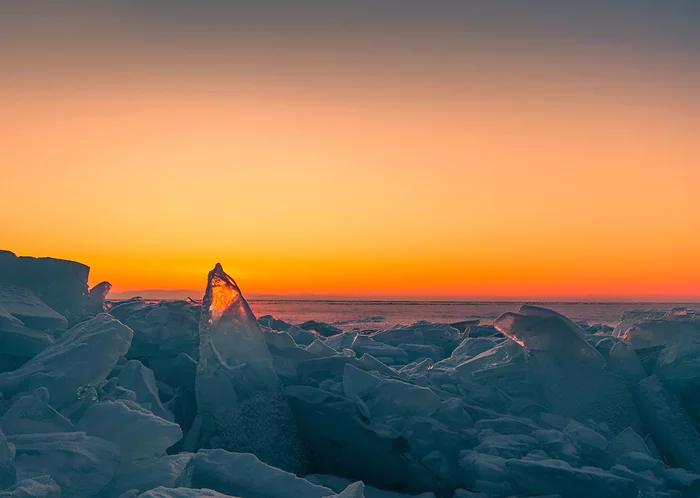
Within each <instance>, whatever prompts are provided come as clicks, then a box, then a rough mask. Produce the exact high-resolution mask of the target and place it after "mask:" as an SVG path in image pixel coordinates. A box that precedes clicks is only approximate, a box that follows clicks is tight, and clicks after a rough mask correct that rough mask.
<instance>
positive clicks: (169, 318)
mask: <svg viewBox="0 0 700 498" xmlns="http://www.w3.org/2000/svg"><path fill="white" fill-rule="evenodd" d="M110 314H111V315H113V316H115V317H117V318H118V319H119V320H120V321H121V322H122V323H124V324H125V325H127V326H128V327H130V328H131V329H132V330H133V331H134V339H133V340H132V342H131V348H130V349H129V354H128V356H129V358H134V359H139V360H143V359H145V358H147V359H148V367H149V368H150V369H151V370H153V372H154V373H155V375H156V378H165V377H167V376H168V375H169V374H170V372H171V371H172V369H173V368H174V366H173V362H174V361H175V358H177V356H178V355H180V354H181V353H185V354H187V355H188V356H190V357H191V358H194V359H195V360H196V359H198V358H199V316H200V306H199V305H197V304H195V303H193V302H192V301H188V300H186V301H161V302H158V303H145V302H143V301H142V300H139V299H136V300H133V301H127V302H125V303H120V304H119V305H117V306H115V307H114V308H112V309H111V310H110Z"/></svg>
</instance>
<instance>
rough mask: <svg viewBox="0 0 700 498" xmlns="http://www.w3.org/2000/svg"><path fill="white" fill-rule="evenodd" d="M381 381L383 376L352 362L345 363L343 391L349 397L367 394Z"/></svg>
mask: <svg viewBox="0 0 700 498" xmlns="http://www.w3.org/2000/svg"><path fill="white" fill-rule="evenodd" d="M381 381H382V379H381V378H379V377H377V376H375V375H372V374H371V373H368V372H365V371H364V370H360V369H359V368H357V367H354V366H352V365H351V364H350V363H346V364H345V370H344V371H343V392H344V394H345V396H346V397H348V398H354V397H355V396H359V397H364V396H367V395H368V394H369V393H370V392H372V391H373V390H374V388H375V387H377V385H379V383H380V382H381Z"/></svg>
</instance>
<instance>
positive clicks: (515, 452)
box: [474, 429, 539, 458]
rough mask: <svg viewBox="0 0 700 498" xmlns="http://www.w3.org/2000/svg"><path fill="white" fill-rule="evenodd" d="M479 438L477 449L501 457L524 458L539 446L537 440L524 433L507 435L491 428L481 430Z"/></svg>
mask: <svg viewBox="0 0 700 498" xmlns="http://www.w3.org/2000/svg"><path fill="white" fill-rule="evenodd" d="M478 438H479V445H478V446H477V447H476V448H474V450H475V451H478V452H479V453H483V454H485V455H494V456H498V457H501V458H522V457H524V456H526V455H527V454H528V453H530V452H531V451H533V450H536V449H538V447H539V444H538V443H537V440H535V438H532V437H530V436H523V435H522V434H514V435H507V436H505V435H502V434H497V433H496V432H494V431H493V430H491V429H485V430H483V431H481V432H480V433H479V436H478Z"/></svg>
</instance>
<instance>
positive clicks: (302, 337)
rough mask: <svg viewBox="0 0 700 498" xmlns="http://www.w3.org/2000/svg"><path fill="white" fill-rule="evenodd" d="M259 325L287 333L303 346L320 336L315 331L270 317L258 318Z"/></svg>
mask: <svg viewBox="0 0 700 498" xmlns="http://www.w3.org/2000/svg"><path fill="white" fill-rule="evenodd" d="M258 323H259V324H260V325H263V326H265V327H270V328H271V329H272V330H277V331H280V332H287V333H288V334H289V335H290V336H291V337H292V339H294V342H296V343H297V344H299V345H302V346H308V345H309V344H311V343H312V342H314V341H315V340H316V339H317V338H318V337H319V334H317V333H315V332H313V331H310V330H305V329H303V328H301V327H297V326H296V325H292V324H291V323H287V322H285V321H283V320H277V319H275V318H272V316H270V315H265V316H261V317H260V318H258Z"/></svg>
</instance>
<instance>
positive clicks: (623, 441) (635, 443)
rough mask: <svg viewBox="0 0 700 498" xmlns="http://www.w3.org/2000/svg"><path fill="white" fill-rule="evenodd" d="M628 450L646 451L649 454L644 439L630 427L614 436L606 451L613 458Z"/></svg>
mask: <svg viewBox="0 0 700 498" xmlns="http://www.w3.org/2000/svg"><path fill="white" fill-rule="evenodd" d="M629 451H634V452H638V453H646V454H647V455H649V456H651V453H650V451H649V448H648V447H647V445H646V443H645V442H644V439H642V437H641V436H640V435H639V434H637V433H636V432H635V431H634V429H632V428H631V427H627V428H626V429H625V430H624V431H622V432H620V433H619V434H618V435H617V436H615V437H614V438H613V440H612V441H610V445H609V446H608V452H609V453H610V455H611V456H612V457H613V458H615V459H617V458H618V457H619V456H620V455H622V454H623V453H627V452H629Z"/></svg>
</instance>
